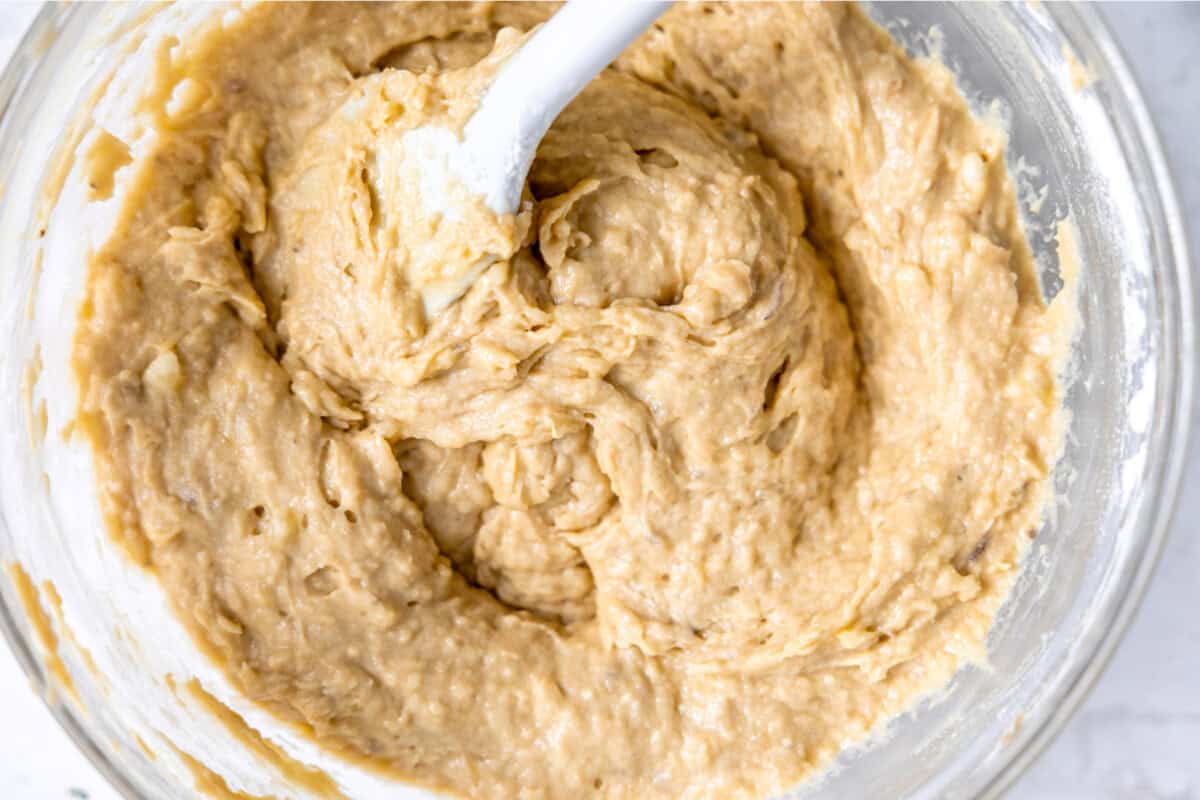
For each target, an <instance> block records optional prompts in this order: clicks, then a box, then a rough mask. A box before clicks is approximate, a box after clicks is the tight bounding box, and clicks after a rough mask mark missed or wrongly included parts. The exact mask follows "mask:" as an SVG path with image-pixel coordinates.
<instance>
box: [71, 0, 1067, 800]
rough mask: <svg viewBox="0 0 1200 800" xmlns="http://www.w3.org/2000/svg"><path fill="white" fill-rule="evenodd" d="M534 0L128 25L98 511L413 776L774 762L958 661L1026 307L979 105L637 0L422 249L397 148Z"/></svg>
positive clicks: (800, 27) (1027, 465) (742, 12)
mask: <svg viewBox="0 0 1200 800" xmlns="http://www.w3.org/2000/svg"><path fill="white" fill-rule="evenodd" d="M552 10H553V9H552V8H551V7H546V6H539V5H526V4H497V5H485V4H448V5H440V4H438V5H432V4H428V5H427V4H421V5H402V6H400V7H396V6H392V5H386V4H383V5H366V6H345V5H341V4H328V5H324V4H320V5H313V6H295V5H288V4H283V5H275V4H266V5H263V6H259V7H256V8H253V9H251V10H250V11H248V12H247V13H246V14H245V15H243V16H242V17H241V18H239V19H238V20H234V21H230V22H229V23H228V24H226V25H225V26H223V27H221V28H219V29H218V30H216V31H215V32H213V33H211V34H208V35H206V37H205V38H203V40H201V41H192V42H189V43H188V44H189V47H187V48H176V49H174V50H164V51H163V53H162V54H161V57H160V58H159V62H158V67H157V68H156V72H155V74H154V75H153V76H152V91H150V92H149V93H148V97H147V99H146V101H145V102H144V103H143V105H142V112H141V113H142V114H143V116H144V118H145V120H146V124H147V125H148V126H150V127H151V128H152V129H153V130H154V131H155V133H156V135H157V137H158V139H157V144H156V145H155V148H154V151H153V154H152V156H151V157H149V158H147V159H146V160H145V163H142V164H135V165H133V166H131V167H129V168H128V169H130V170H133V172H132V174H131V178H130V180H131V181H132V183H131V184H130V187H129V190H128V192H127V194H126V195H125V199H124V201H123V206H122V212H121V213H122V216H121V218H120V223H119V225H118V226H117V228H116V231H115V233H114V234H113V235H112V237H111V239H110V240H109V241H108V242H107V244H106V245H105V246H104V247H103V248H102V249H101V250H100V251H99V252H98V253H97V254H96V256H95V258H94V260H93V261H92V263H91V264H90V273H89V283H88V290H87V300H86V302H85V305H84V308H83V311H82V314H81V327H80V333H79V336H78V339H77V341H76V346H75V366H76V370H77V373H78V375H79V379H80V383H81V387H82V393H81V409H80V419H81V423H83V426H84V427H85V428H86V429H87V430H88V431H89V432H90V434H91V436H92V439H93V444H94V447H95V451H96V457H97V459H98V470H97V471H98V473H99V474H100V475H102V476H103V477H102V479H101V485H100V487H99V488H100V492H101V500H102V505H103V507H104V509H105V511H106V513H107V514H108V516H109V518H110V524H111V527H112V530H113V533H114V535H115V536H116V537H118V538H119V540H120V541H121V542H122V543H123V544H124V545H126V546H127V547H128V549H129V550H130V552H131V553H132V554H134V556H135V557H136V558H138V559H139V560H140V561H142V562H143V563H144V564H146V565H147V567H148V568H149V569H151V570H152V571H153V572H154V573H155V574H156V575H157V576H158V578H159V579H160V580H161V582H162V584H163V586H164V587H165V589H166V591H167V592H168V594H169V596H170V597H171V598H172V601H173V603H174V604H175V606H176V607H177V611H178V613H179V616H180V618H181V619H182V621H183V622H184V623H185V624H186V625H187V626H189V627H190V629H191V630H192V631H193V633H194V634H195V636H196V637H197V638H198V639H199V640H200V641H201V642H203V643H204V644H205V645H206V647H207V649H209V650H210V651H211V652H212V653H213V654H214V657H215V658H216V659H217V660H218V661H219V663H221V664H222V665H223V666H224V667H225V668H226V670H227V671H228V673H229V675H230V677H231V678H232V679H233V680H234V681H235V682H236V683H237V685H238V686H239V687H240V688H241V689H242V690H243V691H244V692H245V693H246V694H247V695H248V696H249V697H251V698H253V699H254V700H256V701H258V702H260V703H262V704H264V705H266V706H267V707H269V708H271V709H272V710H273V711H275V712H276V713H277V714H279V715H280V716H282V717H283V718H285V719H288V720H291V721H295V722H302V723H305V724H306V725H308V726H311V729H312V731H313V732H314V733H315V735H316V736H317V737H318V738H319V739H320V740H322V741H324V742H326V743H328V744H329V745H331V746H332V747H335V748H340V749H350V750H353V751H355V752H358V753H361V754H363V755H366V756H369V757H371V758H374V759H377V760H379V761H380V762H381V763H386V764H388V765H390V766H391V767H393V768H395V769H398V770H400V771H401V772H403V773H404V774H406V775H408V776H410V778H411V780H412V781H413V782H415V783H418V784H422V785H426V786H430V787H435V788H439V789H443V790H447V791H450V792H453V793H455V794H458V795H462V796H469V797H494V798H510V797H528V798H534V797H538V798H541V797H544V798H580V797H589V796H597V797H634V798H656V797H662V798H666V797H693V798H699V797H712V798H731V797H759V796H763V795H767V794H770V793H773V792H778V791H781V790H783V789H785V788H787V787H788V786H789V785H792V784H794V783H795V782H796V781H798V780H800V779H803V778H804V777H806V776H809V775H811V774H813V773H814V771H815V770H817V769H819V768H820V767H822V766H824V765H826V764H827V763H828V762H829V761H830V760H831V758H832V757H833V756H835V755H836V754H837V753H838V751H839V750H841V749H842V748H843V747H844V746H846V745H847V744H848V743H851V742H854V741H857V740H860V739H862V738H863V737H864V736H865V735H866V734H867V733H869V732H870V731H871V730H872V729H874V728H876V727H877V726H878V725H879V724H880V723H882V722H884V721H886V720H887V719H889V718H890V717H892V716H894V715H896V714H897V713H899V712H901V711H903V710H905V709H906V708H908V707H910V706H911V705H912V704H913V703H914V702H915V701H916V700H917V699H918V698H919V697H920V696H921V695H923V694H925V693H927V692H929V691H932V690H935V689H937V688H938V687H939V686H941V685H943V684H944V683H945V681H946V680H947V679H948V678H949V676H950V675H951V674H952V673H953V671H954V670H955V669H956V668H957V667H958V666H959V665H960V664H961V663H962V662H963V661H964V660H970V659H973V658H978V657H980V656H981V655H982V647H983V642H984V638H985V635H986V633H987V631H988V628H989V625H990V623H991V620H992V617H993V615H994V613H995V611H996V610H997V608H998V606H999V605H1000V603H1001V602H1002V600H1003V598H1004V596H1005V594H1006V592H1007V590H1008V588H1009V586H1010V584H1011V581H1012V579H1013V577H1014V575H1015V573H1016V571H1017V569H1018V566H1019V561H1020V556H1021V553H1022V550H1023V548H1024V546H1025V544H1026V542H1027V541H1028V539H1029V537H1030V536H1032V535H1033V534H1034V532H1035V531H1036V529H1037V527H1038V525H1039V522H1040V515H1041V510H1042V508H1043V505H1044V501H1045V499H1046V494H1047V484H1048V481H1047V478H1048V475H1049V471H1050V469H1051V467H1052V466H1053V463H1054V460H1055V458H1056V456H1057V453H1058V449H1059V431H1060V414H1061V412H1060V404H1061V403H1060V391H1059V385H1058V382H1057V380H1056V375H1057V371H1058V368H1059V367H1060V365H1061V354H1062V351H1063V348H1062V346H1061V343H1062V328H1063V315H1061V314H1059V313H1057V312H1058V309H1057V308H1056V307H1048V306H1047V305H1046V304H1045V303H1043V301H1042V298H1041V294H1040V292H1039V288H1038V285H1037V281H1036V277H1035V273H1034V270H1033V265H1032V262H1031V258H1030V255H1029V252H1028V248H1027V245H1026V243H1025V240H1024V238H1023V235H1022V233H1021V231H1020V227H1019V222H1018V217H1017V206H1016V201H1015V198H1014V192H1013V189H1012V185H1011V183H1010V181H1009V178H1008V175H1007V173H1006V170H1005V165H1004V145H1005V140H1004V136H1003V133H1002V132H1000V131H998V130H996V129H994V128H992V127H988V126H985V125H983V124H981V123H979V122H978V121H976V120H975V119H973V118H972V116H971V115H970V113H969V111H968V109H967V107H966V105H965V103H964V101H963V99H962V97H961V96H960V95H959V93H958V92H957V90H956V88H955V86H954V83H953V79H952V77H951V76H950V74H949V73H948V72H947V71H946V70H945V69H944V68H943V67H941V66H940V65H937V64H934V63H930V62H925V61H914V60H912V59H910V58H908V57H906V56H905V55H904V54H903V53H902V52H901V51H900V50H899V49H898V48H897V47H896V46H895V44H894V43H893V42H892V41H891V39H890V38H889V37H888V36H887V34H886V33H884V32H883V31H881V30H880V29H879V28H877V27H876V26H874V25H873V24H872V23H871V22H870V21H869V20H868V19H867V18H866V17H865V16H864V15H863V14H862V13H861V12H860V11H859V10H857V9H856V8H855V7H853V6H844V5H831V4H820V5H791V4H779V5H776V4H767V5H758V4H750V5H728V6H726V5H716V6H710V5H692V4H688V5H684V4H680V5H678V6H676V7H675V8H673V9H672V10H671V11H670V12H668V13H667V14H666V15H665V16H664V17H663V18H662V19H661V20H660V22H659V23H658V24H656V25H655V26H654V27H653V29H652V30H651V31H649V32H648V33H647V34H646V35H645V36H644V37H643V38H642V39H641V40H640V41H639V43H638V44H637V45H635V46H634V47H633V48H632V49H631V50H630V51H628V52H627V53H626V54H625V55H623V56H622V58H621V59H620V60H619V62H618V63H617V64H616V66H615V68H613V69H610V70H608V71H606V72H605V74H603V75H602V76H601V77H600V78H598V79H597V80H596V81H595V82H594V83H593V84H592V85H591V86H590V87H589V88H588V89H587V90H586V91H585V92H584V93H583V94H582V95H581V96H580V97H579V98H578V99H577V100H576V101H575V102H573V103H572V104H571V105H570V106H569V107H568V108H567V110H566V111H565V112H564V113H563V115H562V116H561V117H560V118H559V120H558V121H557V122H556V123H555V125H554V127H553V129H552V130H551V131H550V133H549V135H548V136H547V137H546V139H545V141H544V142H543V144H542V146H541V148H540V151H539V154H538V158H537V160H536V162H535V163H534V165H533V169H532V173H531V175H530V178H529V183H528V191H527V194H526V203H525V204H524V207H523V208H522V210H521V212H520V213H519V214H517V215H515V216H513V217H509V218H504V219H498V220H497V219H491V220H486V221H483V222H481V223H480V228H479V233H478V237H477V238H475V239H466V240H462V241H457V242H451V243H450V244H445V243H443V240H442V239H438V240H437V241H438V243H439V244H438V248H439V249H438V251H437V252H431V251H430V248H429V246H428V243H429V242H431V241H433V238H432V237H433V236H434V234H435V233H436V231H437V226H436V224H434V223H433V222H430V221H428V220H426V221H425V222H426V223H427V224H429V225H430V227H429V236H430V238H429V239H428V240H423V239H422V238H421V237H420V236H417V237H415V238H414V236H413V230H414V229H413V227H412V226H413V224H415V223H413V217H412V213H411V211H412V209H411V208H410V206H409V205H406V204H407V203H409V202H411V201H410V198H409V197H408V196H407V195H406V189H405V186H404V185H403V181H400V180H397V179H396V176H395V174H394V173H393V172H391V171H389V169H388V164H390V163H392V162H391V161H390V160H389V157H388V152H389V150H388V148H393V147H394V146H395V141H394V137H395V136H396V135H397V132H398V131H401V130H403V129H405V128H408V127H413V126H415V125H421V124H430V123H442V124H446V125H448V126H458V125H461V123H462V122H463V121H465V119H466V117H467V116H469V113H470V111H471V110H472V108H471V106H470V103H469V102H468V101H470V99H471V98H476V97H478V94H479V92H480V91H481V90H482V88H483V87H484V86H485V85H486V82H487V80H488V78H489V76H490V75H492V74H494V72H495V70H496V69H497V67H498V64H499V63H500V62H501V60H502V59H503V57H504V55H505V54H506V53H507V52H510V51H511V49H512V48H513V47H515V46H517V45H518V44H519V37H520V33H519V32H522V31H527V30H529V29H530V28H532V27H534V26H535V25H536V24H537V23H538V22H540V21H541V20H543V19H545V18H546V17H547V16H548V15H549V14H550V13H551V12H552ZM509 28H511V29H515V30H507V29H509ZM441 248H449V249H446V251H445V252H442V249H441ZM497 248H499V249H500V250H503V251H504V252H511V253H512V254H513V255H512V257H511V258H509V259H507V260H503V261H500V262H498V263H496V264H494V265H492V266H491V267H489V268H488V269H487V270H486V271H485V272H484V273H483V274H482V275H481V276H480V277H479V279H478V280H477V281H476V282H475V284H474V286H473V287H472V288H471V289H470V291H469V292H468V293H467V294H466V295H465V296H464V297H462V298H461V299H460V300H458V301H457V302H455V303H453V304H452V305H450V306H449V307H448V308H446V309H445V310H443V311H440V312H438V313H436V314H429V315H427V314H425V313H424V312H423V310H422V305H421V300H420V297H421V295H420V291H419V289H420V287H421V285H422V284H421V281H422V280H426V279H427V278H428V271H429V270H430V269H435V268H436V265H437V264H438V263H441V262H442V261H443V260H444V261H445V263H451V262H453V261H454V260H455V259H462V258H468V257H470V256H471V254H472V253H475V252H477V251H489V252H496V251H497ZM430 265H433V266H432V267H431V266H430ZM434 277H436V276H434Z"/></svg>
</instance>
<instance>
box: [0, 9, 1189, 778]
mask: <svg viewBox="0 0 1200 800" xmlns="http://www.w3.org/2000/svg"><path fill="white" fill-rule="evenodd" d="M39 5H40V3H37V2H17V3H13V2H3V0H0V64H3V63H5V62H6V61H7V59H8V56H9V53H10V52H11V51H12V49H13V48H14V47H15V46H16V43H17V41H18V39H19V38H20V36H21V34H22V33H23V31H24V30H25V27H26V26H27V25H28V23H29V21H30V20H31V19H32V18H33V15H34V13H35V12H36V10H37V7H38V6H39ZM1104 13H1105V15H1106V16H1107V17H1108V19H1109V20H1110V22H1111V23H1112V26H1113V28H1114V30H1115V31H1116V34H1117V38H1118V40H1119V41H1120V43H1121V45H1122V47H1123V48H1124V50H1125V53H1126V55H1127V56H1128V57H1129V60H1130V62H1131V63H1132V64H1133V67H1134V71H1135V73H1136V74H1137V77H1138V79H1139V81H1140V83H1141V85H1142V88H1143V90H1144V91H1145V92H1146V95H1147V98H1148V100H1149V104H1150V108H1151V111H1152V112H1153V114H1154V118H1155V120H1156V122H1157V123H1158V126H1159V131H1160V133H1161V135H1162V137H1163V140H1164V144H1165V146H1166V150H1167V155H1168V158H1169V160H1170V163H1171V165H1172V167H1173V169H1174V173H1175V180H1176V185H1177V187H1178V189H1179V192H1180V195H1181V199H1182V202H1183V207H1184V213H1185V216H1186V218H1187V219H1188V221H1189V224H1190V226H1191V229H1192V237H1191V242H1192V253H1193V254H1195V255H1196V256H1197V257H1200V148H1198V147H1197V144H1196V142H1197V131H1200V61H1198V60H1197V58H1196V52H1197V50H1198V49H1200V3H1187V2H1183V3H1159V2H1152V3H1112V4H1109V5H1106V6H1105V7H1104ZM1198 416H1200V414H1198V412H1197V409H1193V410H1192V417H1193V420H1196V421H1197V423H1198V424H1197V428H1198V430H1200V419H1198ZM1189 487H1200V447H1194V448H1193V449H1192V454H1191V459H1190V463H1189V464H1188V468H1187V472H1186V474H1185V476H1184V489H1183V492H1182V497H1181V498H1180V503H1179V508H1178V510H1177V512H1176V516H1175V524H1174V527H1173V529H1172V532H1171V539H1170V542H1169V543H1168V545H1167V549H1166V553H1165V554H1164V557H1163V560H1162V563H1161V565H1160V566H1159V568H1158V573H1157V575H1156V576H1155V578H1154V582H1153V584H1152V586H1151V588H1150V592H1149V595H1148V596H1147V598H1146V601H1145V604H1144V605H1143V606H1142V609H1141V611H1140V612H1139V614H1138V617H1137V619H1136V620H1135V622H1134V625H1133V627H1132V629H1131V630H1130V631H1129V634H1128V635H1127V636H1126V637H1125V640H1124V642H1123V643H1122V645H1121V648H1120V650H1119V651H1118V653H1117V655H1116V658H1115V659H1114V661H1113V663H1112V664H1111V665H1110V666H1109V668H1108V671H1107V672H1106V673H1105V675H1104V677H1103V678H1102V679H1101V680H1100V683H1099V684H1098V685H1097V686H1096V688H1095V690H1094V691H1093V692H1092V694H1091V696H1090V697H1089V698H1088V700H1087V702H1086V703H1085V704H1084V706H1083V708H1082V709H1081V710H1080V711H1079V712H1078V713H1077V714H1076V715H1075V717H1074V718H1073V719H1072V720H1071V722H1070V723H1069V724H1068V726H1067V728H1066V729H1065V730H1064V731H1063V732H1062V734H1061V735H1060V736H1059V738H1058V740H1057V741H1056V742H1055V743H1054V744H1053V745H1052V746H1051V747H1050V748H1049V750H1047V751H1046V753H1045V754H1044V755H1043V756H1042V757H1041V759H1040V760H1039V761H1038V763H1037V764H1036V765H1035V766H1034V768H1033V769H1032V770H1031V771H1030V772H1029V773H1028V774H1027V775H1025V776H1024V777H1023V778H1022V779H1021V781H1020V782H1019V783H1018V784H1017V785H1016V787H1015V788H1014V789H1013V790H1012V793H1011V795H1010V796H1011V797H1013V798H1017V800H1126V799H1128V800H1200V614H1198V613H1197V612H1198V611H1200V539H1198V538H1197V535H1196V533H1197V528H1198V527H1200V492H1196V491H1191V490H1190V489H1189ZM0 709H3V711H0V787H2V788H0V797H4V798H12V800H81V799H83V798H88V799H90V800H117V795H116V793H115V792H114V791H113V790H112V789H111V788H109V787H108V786H107V784H106V783H105V781H104V779H103V778H101V777H100V776H99V775H98V774H97V773H96V771H95V770H94V769H93V768H92V766H91V765H90V764H89V763H88V762H87V761H86V759H85V758H84V757H83V756H82V755H81V754H79V753H78V752H77V751H76V750H75V748H74V746H73V745H72V744H71V742H70V741H69V740H68V739H67V736H66V734H65V733H63V731H62V730H61V729H60V728H59V727H58V725H57V723H56V722H54V720H53V719H52V718H51V717H50V715H49V713H48V712H47V711H46V709H45V708H44V706H43V705H42V702H41V700H40V699H39V698H38V697H36V696H35V695H34V693H33V692H32V691H31V690H30V687H29V684H28V682H27V680H26V679H25V676H24V675H23V674H22V673H21V671H20V669H19V668H18V667H17V665H16V662H15V661H14V659H13V658H12V655H11V654H10V653H9V652H8V650H7V648H4V647H2V646H0Z"/></svg>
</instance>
